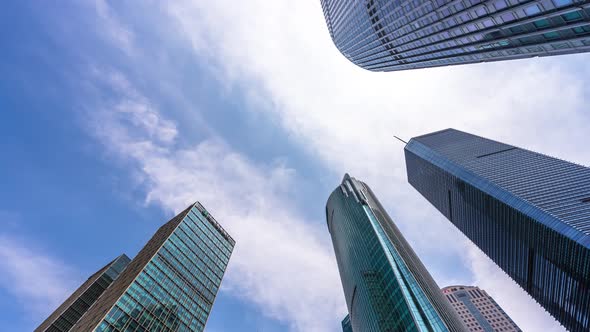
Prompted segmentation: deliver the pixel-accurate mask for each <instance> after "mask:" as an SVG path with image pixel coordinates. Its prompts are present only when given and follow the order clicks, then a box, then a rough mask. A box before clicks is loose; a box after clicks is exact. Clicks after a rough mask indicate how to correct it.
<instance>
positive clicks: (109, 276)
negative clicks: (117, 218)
mask: <svg viewBox="0 0 590 332" xmlns="http://www.w3.org/2000/svg"><path fill="white" fill-rule="evenodd" d="M130 261H131V259H129V257H127V255H125V254H123V255H121V256H119V257H117V258H115V259H114V260H113V261H112V262H110V263H108V264H107V265H105V266H104V267H103V268H102V269H100V270H98V271H97V272H96V273H94V274H93V275H91V276H90V278H88V280H86V281H85V282H84V283H83V284H82V286H80V287H78V289H77V290H76V291H74V293H72V295H71V296H70V297H68V298H67V299H66V300H65V301H64V303H62V304H61V305H60V306H59V307H58V308H57V309H56V310H55V311H54V312H53V313H52V314H51V315H49V317H48V318H47V319H46V320H45V321H44V322H43V323H41V325H39V327H37V328H36V329H35V332H67V331H69V330H70V329H71V328H72V327H73V326H74V324H76V323H77V322H78V321H79V320H80V318H81V317H82V316H83V315H84V314H85V313H86V312H87V311H88V309H90V307H91V306H92V305H93V304H94V303H95V302H96V300H97V299H98V298H99V297H100V296H101V295H102V293H104V291H105V290H106V289H107V288H108V287H109V286H110V285H111V284H112V283H113V281H115V280H116V279H117V278H118V277H119V275H120V274H121V272H123V270H124V269H125V268H126V267H127V265H129V262H130Z"/></svg>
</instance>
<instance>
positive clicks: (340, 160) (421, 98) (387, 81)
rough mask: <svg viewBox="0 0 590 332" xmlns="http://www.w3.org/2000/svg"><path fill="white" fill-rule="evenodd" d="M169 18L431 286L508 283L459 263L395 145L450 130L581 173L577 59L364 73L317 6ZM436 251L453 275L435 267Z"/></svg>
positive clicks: (526, 324) (533, 320) (524, 322)
mask: <svg viewBox="0 0 590 332" xmlns="http://www.w3.org/2000/svg"><path fill="white" fill-rule="evenodd" d="M167 12H168V13H169V15H170V17H171V18H172V19H173V20H174V21H175V22H176V24H177V25H178V29H179V33H180V34H181V35H184V36H185V38H186V40H187V41H188V42H189V43H190V45H191V47H193V49H194V52H195V55H196V56H198V57H201V58H206V59H207V60H204V61H209V62H211V63H212V66H214V67H215V68H216V69H215V70H216V71H220V72H221V74H222V75H221V76H220V79H222V80H223V81H224V84H226V85H234V86H237V87H239V88H240V89H242V90H243V91H244V94H245V95H247V96H249V97H250V98H249V99H250V100H254V101H256V100H260V101H264V102H261V103H253V106H252V107H250V108H249V111H251V112H265V113H266V114H267V115H271V116H278V117H279V118H280V119H281V125H282V126H283V128H284V129H285V130H286V131H287V132H288V133H289V134H290V135H291V136H292V137H294V138H295V139H296V140H297V142H299V143H300V146H302V147H303V148H304V149H306V150H307V152H308V154H309V156H310V158H314V159H317V160H320V161H321V162H322V163H323V164H324V165H325V166H326V168H327V169H328V170H330V172H333V173H336V174H342V173H344V172H347V171H348V172H351V173H352V174H353V175H354V176H356V177H359V178H361V179H363V180H365V181H366V182H367V183H368V184H369V185H371V186H373V187H374V189H375V191H376V192H377V194H378V195H379V197H380V199H381V200H382V201H383V202H384V204H385V206H386V207H388V208H389V211H390V213H391V214H392V215H393V217H394V220H396V221H397V222H399V224H400V227H401V228H402V230H403V231H404V234H405V235H406V237H407V238H408V239H409V240H410V242H411V243H413V244H414V245H415V249H416V250H417V251H418V253H419V254H420V255H421V257H423V258H424V259H425V261H427V262H428V263H429V267H431V271H432V272H433V274H434V275H435V276H436V277H437V278H438V280H439V281H441V280H443V281H447V280H448V281H451V280H453V281H454V280H457V279H462V280H464V282H467V281H468V280H472V279H475V281H477V282H478V283H482V284H485V285H488V286H487V287H488V289H487V290H488V291H489V292H490V293H492V294H501V292H500V289H501V288H502V287H505V285H507V284H509V283H510V282H511V281H510V280H509V279H508V278H507V277H506V276H505V275H503V274H492V275H485V274H482V273H481V272H480V271H479V269H481V268H483V267H482V265H481V264H478V262H477V260H476V257H475V256H469V259H470V260H473V262H467V263H463V264H461V263H460V261H461V257H463V255H464V253H465V246H471V248H473V247H472V245H471V244H470V243H468V242H466V240H465V239H463V238H462V237H461V236H460V235H459V234H458V231H457V230H456V229H454V228H453V227H452V226H450V223H448V221H446V220H444V219H443V218H441V216H440V214H439V213H438V212H437V211H436V210H435V209H433V208H432V207H430V206H428V203H427V202H426V201H425V200H424V199H423V198H421V197H420V196H419V195H418V194H417V193H415V192H414V191H413V190H412V189H411V188H410V187H409V186H408V184H407V182H406V176H405V166H404V165H405V164H404V160H403V153H402V146H401V145H400V144H399V143H398V142H396V141H394V140H393V137H392V136H393V135H394V134H397V135H398V136H402V137H404V138H410V137H412V136H415V135H419V134H423V133H427V132H430V131H434V130H439V129H443V128H447V127H455V128H458V129H463V130H467V131H470V132H474V133H477V134H480V135H482V136H487V137H491V138H495V139H498V140H502V141H506V142H509V143H512V144H516V145H519V146H523V147H528V148H531V149H535V150H538V151H542V152H544V153H547V154H551V155H556V156H558V157H561V158H565V159H569V160H575V161H577V162H579V163H583V164H590V152H588V150H587V149H586V147H585V145H584V144H583V142H584V141H585V137H586V136H587V132H588V124H589V121H588V120H590V119H589V118H588V116H587V115H586V114H585V105H587V103H588V97H587V96H588V91H587V90H585V86H588V84H587V83H588V82H587V81H586V80H587V77H590V76H588V75H582V73H584V72H587V69H585V68H587V66H585V64H584V63H585V61H587V59H586V58H585V57H586V55H572V56H563V57H552V58H544V59H538V58H535V59H526V60H519V61H507V62H498V63H486V64H479V65H468V66H454V67H445V68H437V69H426V70H414V71H406V72H395V73H371V72H367V71H364V70H362V69H359V68H357V67H356V66H354V65H352V64H350V63H349V62H348V61H347V60H346V59H345V58H344V57H343V56H342V55H341V54H339V53H338V51H337V49H336V48H335V47H334V45H333V43H332V41H331V40H330V38H329V35H328V33H327V29H326V26H325V22H324V19H323V16H322V11H321V8H320V4H319V1H313V0H309V1H297V2H292V1H264V0H250V1H241V2H239V3H236V2H235V1H229V0H220V1H216V2H214V3H210V2H207V3H205V2H202V1H177V2H174V3H169V4H168V7H167ZM252 96H255V97H252ZM426 225H427V227H426ZM440 248H445V255H446V256H448V257H447V259H448V260H450V261H453V262H459V263H457V264H460V265H457V266H454V268H453V269H449V265H448V264H447V263H448V261H447V260H444V259H440V260H439V261H438V262H437V258H438V257H440ZM464 270H467V271H470V272H471V275H460V273H461V272H460V271H464ZM472 277H473V278H472ZM502 298H503V299H506V297H502ZM510 301H514V303H518V307H517V306H516V305H507V306H508V307H510V309H509V310H507V311H508V312H509V314H512V315H513V316H514V319H515V320H516V321H518V322H519V324H520V325H521V327H522V328H523V329H524V330H532V331H534V330H535V329H534V328H535V327H538V326H539V324H543V325H544V326H546V328H551V327H552V326H553V327H555V329H560V327H558V326H557V324H556V323H555V322H554V320H553V319H552V318H551V317H550V316H549V315H548V314H546V313H543V312H542V311H541V310H537V309H538V306H537V307H536V308H535V309H530V308H531V307H533V308H534V307H535V306H536V305H535V304H531V301H528V295H526V294H525V293H524V292H523V291H522V290H518V291H515V292H514V294H513V299H512V300H510ZM510 301H508V302H510ZM527 301H528V302H527ZM500 302H501V304H502V305H504V304H507V303H508V302H503V301H500ZM529 309H530V311H529Z"/></svg>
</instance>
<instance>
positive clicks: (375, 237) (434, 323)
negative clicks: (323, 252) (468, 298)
mask: <svg viewBox="0 0 590 332" xmlns="http://www.w3.org/2000/svg"><path fill="white" fill-rule="evenodd" d="M326 219H327V223H328V230H329V231H330V235H331V236H332V243H333V244H334V251H335V252H336V260H337V262H338V269H339V271H340V279H341V280H342V287H343V289H344V297H345V298H346V304H347V307H348V312H349V318H350V325H351V326H352V329H353V330H354V331H363V332H386V331H407V332H411V331H420V332H422V331H424V332H426V331H429V332H442V331H464V326H463V325H462V323H461V321H460V320H459V318H458V317H457V316H456V314H455V312H454V310H453V308H451V307H450V305H449V303H448V302H447V300H446V299H445V298H444V297H443V294H442V292H441V291H440V289H439V288H438V286H437V285H436V282H435V281H434V280H433V279H432V277H431V276H430V274H429V273H428V271H427V270H426V268H425V267H424V265H422V263H421V262H420V259H419V258H418V256H416V254H415V253H414V251H413V250H412V248H411V247H410V245H409V244H408V242H406V240H405V239H404V237H403V236H402V234H401V233H400V231H399V229H398V228H397V227H396V226H395V224H394V223H393V221H392V220H391V218H390V217H389V216H388V215H387V212H385V209H383V207H382V206H381V204H380V203H379V201H377V198H376V197H375V195H374V194H373V192H372V191H371V189H370V188H369V187H368V186H367V185H366V184H365V183H363V182H360V181H358V180H356V179H354V178H351V177H350V176H349V175H348V174H346V175H345V176H344V180H343V181H342V184H341V185H340V186H338V187H337V188H336V189H335V190H334V191H333V192H332V194H331V195H330V198H329V199H328V203H327V206H326Z"/></svg>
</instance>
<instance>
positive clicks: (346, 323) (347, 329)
mask: <svg viewBox="0 0 590 332" xmlns="http://www.w3.org/2000/svg"><path fill="white" fill-rule="evenodd" d="M342 332H352V325H351V324H350V316H349V315H346V317H344V319H343V320H342Z"/></svg>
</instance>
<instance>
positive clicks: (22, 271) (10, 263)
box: [0, 234, 75, 319]
mask: <svg viewBox="0 0 590 332" xmlns="http://www.w3.org/2000/svg"><path fill="white" fill-rule="evenodd" d="M32 247H33V246H31V241H30V240H26V241H25V240H23V239H20V238H18V237H15V236H13V235H9V234H0V271H2V273H1V274H0V287H2V288H4V290H5V291H6V292H7V293H9V294H12V295H13V296H14V298H15V299H16V300H17V302H18V303H19V305H21V306H22V307H23V308H24V309H25V310H26V311H28V312H29V314H30V315H31V317H35V319H36V318H38V317H43V316H47V315H48V314H49V313H50V312H51V311H52V310H54V309H55V308H57V306H58V305H59V304H61V302H63V301H64V300H65V299H66V298H67V297H68V296H69V294H70V293H71V291H72V288H73V286H74V284H75V282H74V278H73V276H74V275H75V273H74V271H73V270H72V268H70V267H69V266H68V265H66V264H65V263H63V262H62V261H60V260H58V259H56V258H55V257H52V256H51V255H48V254H47V253H45V252H43V251H42V250H41V249H31V248H32Z"/></svg>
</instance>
